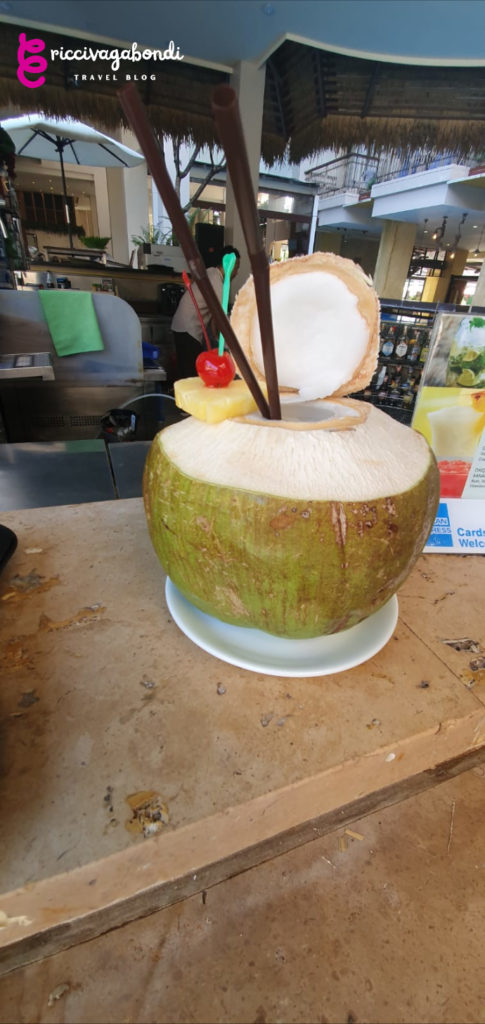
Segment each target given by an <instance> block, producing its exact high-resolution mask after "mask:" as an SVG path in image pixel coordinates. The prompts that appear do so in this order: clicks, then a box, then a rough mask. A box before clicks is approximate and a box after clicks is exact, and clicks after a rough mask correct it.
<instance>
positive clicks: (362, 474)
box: [153, 403, 433, 501]
mask: <svg viewBox="0 0 485 1024" xmlns="http://www.w3.org/2000/svg"><path fill="white" fill-rule="evenodd" d="M329 404H330V403H329ZM356 404H357V403H356ZM331 415H332V416H335V408H332V409H331ZM341 415H342V416H345V415H347V413H346V410H345V405H342V406H341ZM153 443H154V444H155V445H160V447H161V448H162V449H163V450H164V451H165V452H166V454H167V455H168V457H169V458H170V459H171V461H172V462H173V463H174V464H175V465H176V466H177V467H178V469H179V470H180V471H181V472H182V473H185V474H186V475H187V476H189V477H193V478H195V479H196V480H203V481H207V483H212V484H217V485H220V486H222V487H224V486H226V487H231V488H236V489H238V490H247V491H257V492H258V493H263V494H265V493H266V494H272V495H277V496H278V497H281V498H291V499H296V498H301V499H302V500H304V501H325V500H326V501H375V500H376V498H387V497H392V496H393V495H397V494H402V493H403V492H405V491H408V490H410V488H411V487H414V486H415V485H416V484H417V483H418V482H419V481H420V480H421V479H422V478H423V477H424V476H425V474H426V473H427V472H428V470H429V468H430V463H431V461H432V459H433V456H432V453H431V451H430V448H429V446H428V444H427V442H426V441H425V439H424V437H423V436H422V435H421V434H418V432H417V431H415V430H412V429H411V428H410V427H405V426H404V425H403V424H402V423H398V422H397V421H396V420H393V419H391V418H390V417H389V416H387V415H386V414H385V413H383V412H381V410H380V409H375V408H374V407H373V406H371V405H369V406H368V415H367V417H366V418H365V419H364V420H361V421H359V422H358V424H357V426H356V427H355V428H354V429H353V430H338V429H336V430H319V429H315V427H314V426H313V425H312V423H311V422H307V423H306V429H305V430H284V429H283V430H277V429H274V427H273V426H272V425H271V423H270V421H268V420H263V418H262V417H261V418H260V420H259V424H258V426H257V427H255V426H254V424H253V423H252V422H249V420H248V421H246V422H245V421H242V420H224V421H223V422H222V423H218V424H217V425H216V426H211V425H209V424H207V423H203V422H202V421H201V420H196V419H194V418H193V417H189V418H188V419H186V420H182V421H181V422H180V423H175V424H173V425H172V426H169V427H166V428H165V430H162V431H161V432H160V433H159V434H157V437H156V438H155V440H154V442H153Z"/></svg>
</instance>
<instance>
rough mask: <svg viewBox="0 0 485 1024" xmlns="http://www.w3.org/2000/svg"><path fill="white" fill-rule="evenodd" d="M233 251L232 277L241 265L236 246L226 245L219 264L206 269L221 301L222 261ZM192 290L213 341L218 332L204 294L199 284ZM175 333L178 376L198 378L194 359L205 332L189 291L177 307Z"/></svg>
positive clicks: (201, 347) (203, 346)
mask: <svg viewBox="0 0 485 1024" xmlns="http://www.w3.org/2000/svg"><path fill="white" fill-rule="evenodd" d="M230 252H234V253H235V254H236V262H235V264H234V270H233V272H232V274H231V278H232V277H235V276H236V274H237V272H238V270H239V264H240V259H241V257H240V254H239V252H238V250H237V249H235V248H234V246H233V245H226V246H225V248H224V249H223V250H222V252H221V256H220V260H219V263H218V265H217V267H209V268H208V270H207V277H208V278H209V281H210V283H211V285H212V287H213V289H214V291H215V293H216V295H217V298H218V299H219V302H221V303H222V286H223V282H224V270H223V267H222V260H223V258H224V256H225V255H226V254H227V253H230ZM192 290H193V292H194V295H195V297H196V299H197V305H198V307H199V310H200V313H201V316H202V319H203V321H204V324H205V326H206V328H207V329H208V332H209V334H212V335H213V338H214V344H215V338H216V334H217V331H216V329H215V327H214V328H213V325H212V324H211V322H210V321H211V316H210V313H209V310H208V308H207V304H206V301H205V299H204V297H203V295H202V294H201V292H200V290H199V288H198V287H197V285H196V284H194V285H193V286H192ZM171 327H172V333H173V339H174V344H175V353H176V356H177V379H181V378H183V377H196V376H197V371H196V369H195V360H196V359H197V356H198V355H199V354H200V353H201V352H202V350H203V349H204V348H205V343H204V335H203V333H202V327H201V324H200V322H199V318H198V316H197V313H196V311H195V309H194V304H193V302H192V299H191V297H190V295H189V293H188V292H187V291H186V292H185V294H184V295H182V298H181V300H180V302H179V304H178V306H177V310H176V313H175V316H174V318H173V320H172V324H171Z"/></svg>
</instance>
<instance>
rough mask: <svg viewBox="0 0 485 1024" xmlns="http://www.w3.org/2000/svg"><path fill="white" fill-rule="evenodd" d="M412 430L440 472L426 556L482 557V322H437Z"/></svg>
mask: <svg viewBox="0 0 485 1024" xmlns="http://www.w3.org/2000/svg"><path fill="white" fill-rule="evenodd" d="M412 426H413V427H414V428H415V429H416V430H419V432H420V433H421V434H424V436H425V437H426V439H427V441H428V442H429V444H430V445H431V448H432V449H433V451H434V454H435V456H436V460H437V463H438V469H439V472H440V508H439V511H438V516H437V520H436V522H435V526H434V528H433V531H432V533H431V537H430V539H429V541H428V544H427V546H426V548H425V551H430V550H443V551H444V550H448V551H455V552H456V551H461V552H465V551H469V552H476V553H478V552H480V553H482V554H485V316H479V315H476V316H472V315H470V316H460V315H459V314H449V313H443V314H441V315H440V316H438V318H437V320H436V324H435V327H434V330H433V336H432V339H431V346H430V351H429V356H428V360H427V362H426V366H425V368H424V371H423V376H422V379H421V387H420V390H419V393H418V397H417V400H416V406H415V410H414V416H413V421H412Z"/></svg>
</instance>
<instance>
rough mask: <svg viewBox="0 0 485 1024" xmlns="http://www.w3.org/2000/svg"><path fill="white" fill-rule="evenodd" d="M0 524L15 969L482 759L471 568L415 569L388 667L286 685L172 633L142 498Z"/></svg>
mask: <svg viewBox="0 0 485 1024" xmlns="http://www.w3.org/2000/svg"><path fill="white" fill-rule="evenodd" d="M2 522H3V523H4V524H5V525H6V526H10V527H11V528H12V529H13V530H14V531H15V532H16V534H17V536H18V548H17V551H16V553H15V555H14V556H13V558H12V559H11V561H10V562H9V564H8V565H7V567H6V569H5V570H4V573H3V575H2V577H1V579H0V607H1V612H2V615H1V626H0V642H1V646H0V677H1V680H2V690H1V694H2V726H3V728H2V747H1V751H2V774H1V775H0V812H1V821H2V831H3V842H2V858H1V867H0V875H1V877H0V891H2V892H3V893H4V895H3V896H1V897H0V926H1V925H3V927H0V946H3V949H2V953H1V955H0V962H1V964H2V967H1V968H0V970H1V971H8V970H12V969H13V968H15V967H17V966H18V965H20V964H22V963H27V962H29V961H31V960H36V959H40V958H42V957H43V956H46V955H49V954H51V953H53V952H55V951H57V950H60V949H62V948H66V947H68V946H70V945H74V944H76V943H78V942H81V941H84V940H85V939H87V938H90V937H92V936H94V935H97V934H100V933H101V932H103V931H107V930H109V929H110V928H113V927H115V926H116V925H119V924H121V923H123V922H125V921H129V920H132V919H134V918H136V917H139V916H143V915H146V914H149V913H151V912H153V911H155V910H157V909H159V908H160V907H163V906H166V905H168V904H170V903H174V902H176V901H177V900H181V899H184V898H185V897H187V896H189V895H191V894H193V893H195V892H200V891H203V890H205V889H206V888H207V887H209V886H211V885H214V884H215V883H216V882H219V881H221V880H222V879H224V878H228V877H229V876H231V875H234V874H236V873H237V872H239V871H242V870H244V869H246V868H247V867H249V866H252V865H254V864H257V863H260V862H262V861H263V860H266V859H268V858H271V857H274V856H276V855H278V854H279V853H282V852H284V851H285V850H288V849H290V848H292V847H295V846H297V845H299V844H301V843H304V842H307V841H309V840H310V839H312V838H316V837H317V836H319V835H323V834H325V833H326V832H328V831H331V830H333V829H335V828H337V827H340V826H347V825H349V823H350V822H352V821H353V820H356V819H357V818H358V817H359V816H362V815H363V814H365V813H367V812H369V811H370V810H373V809H375V808H378V807H381V806H385V805H388V804H391V803H395V802H397V801H398V800H401V799H404V798H406V797H407V796H410V795H411V794H413V793H416V792H418V791H419V790H422V789H425V788H427V787H429V786H432V785H434V784H435V783H437V782H439V781H443V780H445V779H447V778H449V777H451V776H452V775H454V774H457V773H458V772H460V771H462V770H464V769H465V768H469V767H471V766H473V765H475V764H478V763H479V762H481V761H483V760H485V708H484V704H485V685H484V683H485V669H484V668H481V667H480V658H481V657H482V660H483V654H484V653H485V650H484V649H485V636H484V635H483V626H484V616H483V599H482V597H481V595H483V591H484V587H483V583H484V574H485V563H484V561H483V559H482V558H480V557H479V556H461V555H442V556H439V555H428V556H421V558H420V560H419V562H418V565H417V566H416V568H415V570H414V571H413V573H412V574H411V576H410V578H409V579H408V580H407V582H406V584H405V585H404V587H403V588H402V590H401V591H400V594H399V608H400V618H399V622H398V626H397V628H396V631H395V633H394V635H393V637H392V639H391V640H390V641H389V643H388V644H387V646H386V647H385V648H384V649H383V650H382V651H381V652H380V653H379V654H378V655H376V656H375V657H374V658H373V659H372V660H371V661H368V662H367V663H366V664H364V665H361V666H359V667H357V668H354V669H352V670H350V671H345V672H342V673H341V674H337V675H333V676H323V677H319V678H310V679H292V678H279V677H274V676H266V675H263V674H258V673H253V672H248V671H245V670H242V669H238V668H234V667H232V666H230V665H227V664H225V663H223V662H221V661H218V660H216V659H215V658H213V657H211V656H210V655H209V654H206V653H205V652H203V651H202V650H200V649H199V648H198V647H196V646H194V645H193V644H192V643H191V641H190V640H188V639H187V638H186V637H185V636H184V635H183V634H182V633H181V632H180V631H179V629H178V628H177V627H176V625H175V624H174V623H173V622H172V620H171V618H170V615H169V613H168V610H167V607H166V604H165V598H164V576H163V572H162V570H161V568H160V566H159V563H158V562H157V559H156V556H155V554H154V552H153V550H152V547H151V543H150V540H149V537H148V534H147V530H146V526H145V518H144V512H143V506H142V502H141V499H138V498H136V499H130V500H125V501H111V502H96V503H95V504H86V505H78V506H64V507H56V508H44V509H29V510H25V511H21V512H8V513H2ZM463 638H466V639H467V640H468V641H470V642H471V641H473V646H472V645H471V643H468V644H466V645H465V646H464V648H463V645H461V646H462V649H460V650H455V649H454V648H453V647H452V646H450V645H449V644H447V643H445V642H444V641H445V640H458V639H460V640H462V639H463ZM467 648H468V649H467ZM143 793H144V794H145V796H144V797H142V796H140V794H143ZM135 794H138V795H137V796H134V795H135ZM143 803H145V808H146V815H145V818H144V819H143V816H142V813H141V811H140V807H141V806H142V805H143ZM136 808H138V811H137V810H136ZM143 822H144V823H145V828H146V832H147V834H148V837H145V835H144V834H143V830H142V825H143ZM154 833H157V834H154Z"/></svg>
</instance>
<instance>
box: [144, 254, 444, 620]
mask: <svg viewBox="0 0 485 1024" xmlns="http://www.w3.org/2000/svg"><path fill="white" fill-rule="evenodd" d="M322 257H323V259H322ZM289 264H295V265H296V267H295V268H294V271H295V272H296V273H297V274H298V275H301V274H302V273H303V274H310V272H311V276H312V281H310V280H309V279H307V280H306V281H305V282H304V288H303V292H304V293H305V295H306V300H305V302H304V303H303V305H302V306H301V308H300V311H299V317H298V322H299V336H298V346H297V352H296V355H295V352H294V351H292V352H288V348H289V347H291V346H290V342H289V340H288V339H290V338H291V336H292V330H293V329H292V323H293V319H294V317H293V307H294V303H295V294H297V293H296V292H295V287H294V286H295V282H294V281H291V283H290V288H289V289H288V296H286V295H285V288H284V282H285V276H286V275H288V276H289V277H290V278H291V277H292V276H293V274H292V269H291V266H290V267H289ZM349 264H351V266H348V265H349ZM304 266H306V268H307V269H303V267H304ZM286 267H287V268H288V267H289V269H285V270H283V271H281V268H280V267H278V268H277V271H276V274H277V277H276V281H277V283H278V284H279V285H281V283H283V287H282V288H281V287H280V288H279V292H280V294H279V295H278V296H277V300H276V302H275V306H276V317H275V339H276V352H277V362H278V369H279V368H280V366H281V367H282V377H283V390H285V389H286V390H287V391H288V393H287V394H282V419H281V420H271V421H268V420H265V419H263V418H262V417H261V415H260V414H259V413H254V414H251V415H249V416H245V417H241V418H239V419H227V420H225V421H223V422H222V423H218V424H208V423H206V422H203V421H202V420H199V419H195V418H193V417H189V418H187V419H185V420H183V421H181V422H180V423H176V424H173V425H172V426H169V427H167V428H166V429H165V430H163V431H161V432H160V434H158V435H157V437H156V438H155V439H154V441H153V443H152V446H151V449H150V452H149V455H148V459H147V462H146V467H145V474H144V485H143V490H144V500H145V509H146V515H147V521H148V527H149V531H150V535H151V538H152V542H153V545H154V547H155V550H156V552H157V554H158V557H159V559H160V561H161V563H162V565H163V567H164V569H165V571H166V572H167V574H168V575H169V576H170V578H171V580H172V581H173V583H174V584H175V585H176V586H177V588H178V589H179V590H180V591H181V592H182V593H183V594H184V595H185V597H186V598H187V599H188V600H189V601H190V602H191V603H192V604H194V605H195V606H196V607H197V608H199V609H201V610H202V611H204V612H207V613H208V614H210V615H212V616H215V617H217V618H219V619H221V620H223V621H225V622H229V623H232V624H235V625H238V626H246V627H252V628H257V629H260V630H264V631H266V632H268V633H271V634H274V635H276V636H282V637H288V638H308V637H315V636H321V635H324V634H331V633H336V632H339V631H340V630H345V629H348V628H349V627H351V626H353V625H355V624H357V623H358V622H360V621H362V620H363V619H365V618H367V617H368V616H369V615H371V614H372V613H373V612H376V611H377V610H378V609H379V608H380V607H382V606H383V605H384V604H385V603H386V602H387V601H388V600H389V598H390V597H391V596H392V595H393V594H395V593H396V591H397V590H398V588H399V587H400V586H401V584H402V583H403V581H404V579H405V578H406V576H407V575H408V573H409V572H410V570H411V568H412V566H413V565H414V563H415V561H416V559H417V558H418V556H419V554H420V552H421V551H422V548H423V546H424V544H425V542H426V540H427V537H428V535H429V533H430V530H431V527H432V524H433V521H434V518H435V514H436V509H437V504H438V499H439V475H438V470H437V467H436V462H435V459H434V456H433V454H432V452H431V450H430V448H429V446H428V444H427V442H426V440H425V439H424V438H423V437H422V436H421V434H418V433H417V432H416V431H414V430H412V429H411V428H409V427H406V426H404V425H403V424H401V423H398V422H397V421H396V420H394V419H392V418H391V417H389V416H387V415H386V414H385V413H383V412H382V411H381V410H379V409H376V408H374V407H373V406H371V405H369V404H368V403H363V402H357V401H355V400H353V399H347V398H341V397H340V398H336V397H335V395H341V394H342V393H343V392H344V393H347V394H348V392H349V391H350V390H352V388H354V389H355V390H356V389H357V388H360V387H362V386H363V385H364V383H365V381H366V380H367V379H369V377H370V376H371V374H372V372H373V369H374V366H375V360H376V354H377V350H378V303H377V297H376V295H375V292H374V290H373V288H372V286H371V283H370V282H369V279H368V278H366V277H365V275H363V274H362V272H361V271H360V269H359V268H356V267H355V264H352V261H348V260H341V259H340V258H338V257H331V258H328V257H327V256H325V255H324V254H318V256H317V259H315V258H314V257H304V258H303V259H301V260H293V261H289V263H288V264H286ZM315 275H316V281H317V286H315ZM318 275H322V276H320V277H319V276H318ZM332 278H333V282H332ZM329 279H330V280H329ZM342 282H344V290H342V287H341V286H342ZM273 283H274V282H273V279H272V289H273ZM315 291H316V292H317V293H318V294H316V295H315V296H314V302H313V305H312V294H313V293H314V292H315ZM335 292H337V298H335ZM325 303H327V305H329V306H330V307H331V308H330V313H329V318H330V319H329V323H331V324H332V325H333V326H332V330H333V335H331V336H330V337H329V332H328V330H325V315H323V316H322V308H321V307H322V305H323V306H325ZM342 303H343V304H344V305H345V314H346V316H345V324H346V326H345V333H344V335H342V334H340V335H339V324H338V315H337V314H338V309H339V307H341V306H342ZM349 307H350V313H349ZM309 308H310V311H311V313H312V315H311V316H309V319H308V320H306V316H305V311H307V312H308V309H309ZM324 313H325V311H324ZM315 318H316V319H317V321H318V324H317V326H318V332H317V335H318V336H317V335H316V334H315ZM233 321H235V322H236V323H237V326H238V336H239V339H240V342H241V344H242V345H243V347H245V349H246V353H247V355H248V358H249V359H250V360H251V362H252V365H253V367H254V368H255V369H256V371H257V370H258V360H259V355H258V336H257V332H258V328H257V317H256V313H255V306H254V289H252V280H251V279H250V281H249V282H248V284H247V285H245V287H244V289H243V290H242V292H241V293H240V295H239V296H238V299H237V302H236V306H235V310H234V314H233ZM318 337H320V342H319V341H318ZM293 343H294V334H293ZM294 347H295V346H294V344H293V348H294ZM344 348H345V353H344V354H343V357H342V360H341V363H342V365H341V366H340V369H339V371H338V372H337V373H336V372H335V366H334V363H335V362H336V361H337V362H338V360H339V353H342V352H343V349H344ZM282 350H284V351H283V356H281V352H282ZM306 351H308V352H310V354H311V353H313V356H312V360H313V362H312V365H313V368H314V372H313V374H309V372H308V366H307V365H306V363H305V360H304V353H305V352H306ZM298 352H299V356H298ZM302 353H303V355H302ZM292 360H293V364H294V365H292ZM302 360H303V364H304V365H303V366H300V365H299V364H300V363H301V362H302ZM293 373H294V374H295V376H293V377H292V374H293ZM291 379H293V380H296V381H297V388H296V389H291V388H290V383H289V382H290V380H291ZM315 388H316V389H317V393H319V394H320V395H324V396H328V397H326V398H324V400H321V399H315V398H314V397H313V398H311V400H309V399H308V398H307V396H308V393H309V390H314V389H315ZM302 397H303V398H304V399H305V400H302Z"/></svg>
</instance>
